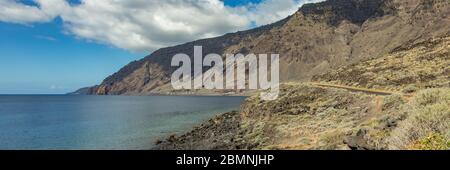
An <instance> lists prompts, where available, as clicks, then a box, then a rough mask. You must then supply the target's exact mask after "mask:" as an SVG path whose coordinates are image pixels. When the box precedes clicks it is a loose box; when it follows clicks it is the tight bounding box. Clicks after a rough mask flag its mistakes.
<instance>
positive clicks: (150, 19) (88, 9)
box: [0, 0, 318, 51]
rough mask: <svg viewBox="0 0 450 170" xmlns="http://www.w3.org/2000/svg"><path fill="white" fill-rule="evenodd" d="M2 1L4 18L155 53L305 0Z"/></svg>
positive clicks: (280, 14)
mask: <svg viewBox="0 0 450 170" xmlns="http://www.w3.org/2000/svg"><path fill="white" fill-rule="evenodd" d="M34 1H35V2H36V3H37V4H38V7H37V6H30V5H25V4H22V3H20V2H18V1H16V0H0V21H4V22H12V23H21V24H32V23H36V22H49V21H51V20H52V19H54V18H55V17H60V18H61V19H62V21H63V23H64V28H65V29H66V30H65V31H66V32H68V33H70V34H73V35H75V36H77V37H80V38H84V39H87V40H93V41H97V42H101V43H106V44H109V45H113V46H115V47H118V48H123V49H127V50H131V51H153V50H155V49H157V48H161V47H165V46H170V45H176V44H179V43H183V42H188V41H192V40H195V39H199V38H206V37H213V36H218V35H221V34H224V33H227V32H233V31H237V30H244V29H247V28H249V26H250V25H251V24H252V23H255V24H256V25H258V26H259V25H264V24H269V23H272V22H275V21H277V20H280V19H282V18H284V17H287V16H288V15H290V14H292V13H294V12H295V11H296V10H297V9H298V7H300V6H301V4H303V3H304V2H309V1H318V0H276V1H275V0H265V1H263V2H262V3H260V4H249V5H247V6H240V7H229V6H225V5H224V3H223V2H222V1H220V0H82V1H81V4H77V5H73V4H72V5H71V4H69V3H68V2H67V1H66V0H34Z"/></svg>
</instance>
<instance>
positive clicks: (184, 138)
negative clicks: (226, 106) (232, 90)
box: [155, 36, 450, 150]
mask: <svg viewBox="0 0 450 170" xmlns="http://www.w3.org/2000/svg"><path fill="white" fill-rule="evenodd" d="M449 50H450V37H448V36H446V37H441V38H433V39H430V40H427V41H424V42H420V43H417V44H413V45H408V46H405V47H404V48H400V49H397V50H396V51H395V52H392V53H391V54H387V55H385V56H383V57H380V58H376V59H369V60H366V61H363V62H361V63H359V64H355V65H351V66H348V67H343V68H341V69H338V70H337V71H330V72H328V73H325V74H323V75H320V76H317V77H315V78H314V79H315V80H316V82H313V83H284V84H283V85H282V86H281V94H280V97H279V98H278V99H277V100H275V101H262V100H260V98H259V97H258V96H253V97H250V98H248V99H247V100H246V101H245V102H244V104H242V106H241V109H240V110H239V111H236V112H230V113H225V114H222V115H219V116H216V117H215V118H212V119H211V120H209V121H207V122H205V123H203V124H201V125H199V126H197V127H195V128H193V129H192V130H190V131H188V132H186V133H184V134H178V135H172V136H170V137H168V138H167V139H164V140H161V141H158V142H157V147H156V148H155V149H336V150H339V149H344V150H349V149H355V150H356V149H358V150H385V149H414V150H415V149H425V150H434V149H439V150H447V149H450V83H449V80H450V77H449V76H450V74H449V72H448V71H449V70H450V55H449ZM399 61H402V62H399ZM374 65H376V66H379V67H374ZM428 69H431V70H433V71H431V70H428ZM424 70H425V71H424ZM427 70H428V71H427ZM365 74H377V75H378V76H375V77H371V76H366V75H365ZM424 75H427V76H424ZM403 77H407V80H410V81H403V80H404V79H405V78H403ZM425 77H426V78H425ZM379 79H381V80H383V81H381V80H379ZM411 80H414V81H411Z"/></svg>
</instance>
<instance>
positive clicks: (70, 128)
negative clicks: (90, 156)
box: [0, 95, 245, 149]
mask: <svg viewBox="0 0 450 170" xmlns="http://www.w3.org/2000/svg"><path fill="white" fill-rule="evenodd" d="M244 99H245V98H244V97H188V96H182V97H178V96H57V95H56V96H52V95H35V96H31V95H30V96H29V95H21V96H20V95H19V96H10V95H9V96H8V95H6V96H0V149H149V148H151V147H152V146H153V144H154V141H155V140H157V139H159V138H161V137H164V136H167V135H169V134H173V133H179V132H183V131H186V130H187V129H189V128H191V127H192V126H194V125H196V124H199V123H201V122H202V121H204V120H206V119H208V118H211V117H213V116H214V115H216V114H219V113H222V112H227V111H231V110H235V109H238V107H239V104H240V103H241V102H242V101H243V100H244Z"/></svg>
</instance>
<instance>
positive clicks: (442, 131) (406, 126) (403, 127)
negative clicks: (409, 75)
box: [387, 88, 450, 149]
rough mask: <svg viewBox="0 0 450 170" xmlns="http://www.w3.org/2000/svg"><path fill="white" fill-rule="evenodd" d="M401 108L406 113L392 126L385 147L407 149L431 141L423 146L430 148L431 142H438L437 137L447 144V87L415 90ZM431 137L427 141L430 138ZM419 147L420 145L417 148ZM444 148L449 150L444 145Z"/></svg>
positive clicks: (449, 100)
mask: <svg viewBox="0 0 450 170" xmlns="http://www.w3.org/2000/svg"><path fill="white" fill-rule="evenodd" d="M403 110H405V111H406V112H409V114H408V115H409V116H408V117H407V118H406V119H405V120H404V121H402V122H400V124H399V126H398V127H397V128H396V129H394V130H393V131H392V133H391V135H390V137H389V138H388V139H387V143H388V146H389V149H411V147H409V146H413V145H415V146H418V145H417V144H418V143H419V144H420V143H422V144H424V143H431V144H432V145H426V147H427V149H443V148H442V147H436V148H433V146H437V145H434V143H436V142H437V143H442V142H439V141H432V140H438V139H441V138H437V137H431V138H430V134H431V135H432V136H439V137H442V140H444V141H445V142H443V143H448V141H449V138H450V89H448V88H446V89H429V90H424V91H421V92H419V93H418V94H417V95H416V96H415V97H414V98H413V100H412V101H411V102H410V103H409V104H407V105H406V106H405V107H404V108H403ZM430 140H431V141H430ZM418 148H419V149H420V148H423V147H418ZM445 149H450V148H449V147H448V146H447V148H445Z"/></svg>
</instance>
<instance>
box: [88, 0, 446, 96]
mask: <svg viewBox="0 0 450 170" xmlns="http://www.w3.org/2000/svg"><path fill="white" fill-rule="evenodd" d="M449 4H450V2H449V1H447V0H408V1H406V0H328V1H325V2H321V3H317V4H307V5H304V6H303V7H301V8H300V9H299V10H298V11H297V12H296V13H295V14H293V15H292V16H290V17H288V18H286V19H284V20H282V21H280V22H277V23H275V24H271V25H268V26H264V27H261V28H256V29H253V30H249V31H244V32H238V33H232V34H227V35H224V36H221V37H217V38H211V39H205V40H198V41H194V42H190V43H186V44H183V45H179V46H174V47H168V48H164V49H160V50H157V51H155V52H154V53H153V54H151V55H149V56H147V57H146V58H144V59H142V60H139V61H135V62H132V63H130V64H128V65H127V66H125V67H124V68H122V69H121V70H120V71H118V72H117V73H115V74H114V75H112V76H110V77H108V78H106V79H105V80H104V81H103V82H102V83H101V84H100V85H98V86H94V87H92V88H89V89H83V90H82V91H79V92H80V93H81V92H84V93H88V94H100V95H103V94H107V95H120V94H133V95H145V94H152V93H162V92H164V93H165V92H168V91H170V89H169V90H167V89H163V90H162V89H161V88H158V87H162V86H166V87H168V88H170V86H168V85H167V84H168V83H169V81H170V75H171V73H172V72H173V71H174V70H175V69H176V68H174V67H170V61H171V58H172V56H173V55H175V54H177V53H186V54H188V55H190V56H192V53H193V46H194V45H202V46H203V50H204V54H208V53H218V54H225V53H244V54H246V53H257V54H259V53H278V54H280V59H281V63H280V66H281V67H280V76H281V80H282V81H292V80H296V81H307V80H309V79H310V78H311V77H312V76H314V75H317V74H322V73H324V72H326V71H329V70H333V69H336V68H339V67H341V66H345V65H348V64H352V63H357V62H359V61H361V60H365V59H368V58H377V57H379V56H382V55H384V54H387V53H389V52H391V51H393V50H395V49H397V48H399V47H401V46H403V45H405V44H414V43H417V42H420V41H423V40H426V39H429V38H431V37H440V36H442V35H446V34H448V32H449V30H450V24H449V23H450V19H449V12H450V10H449V8H450V5H449Z"/></svg>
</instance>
